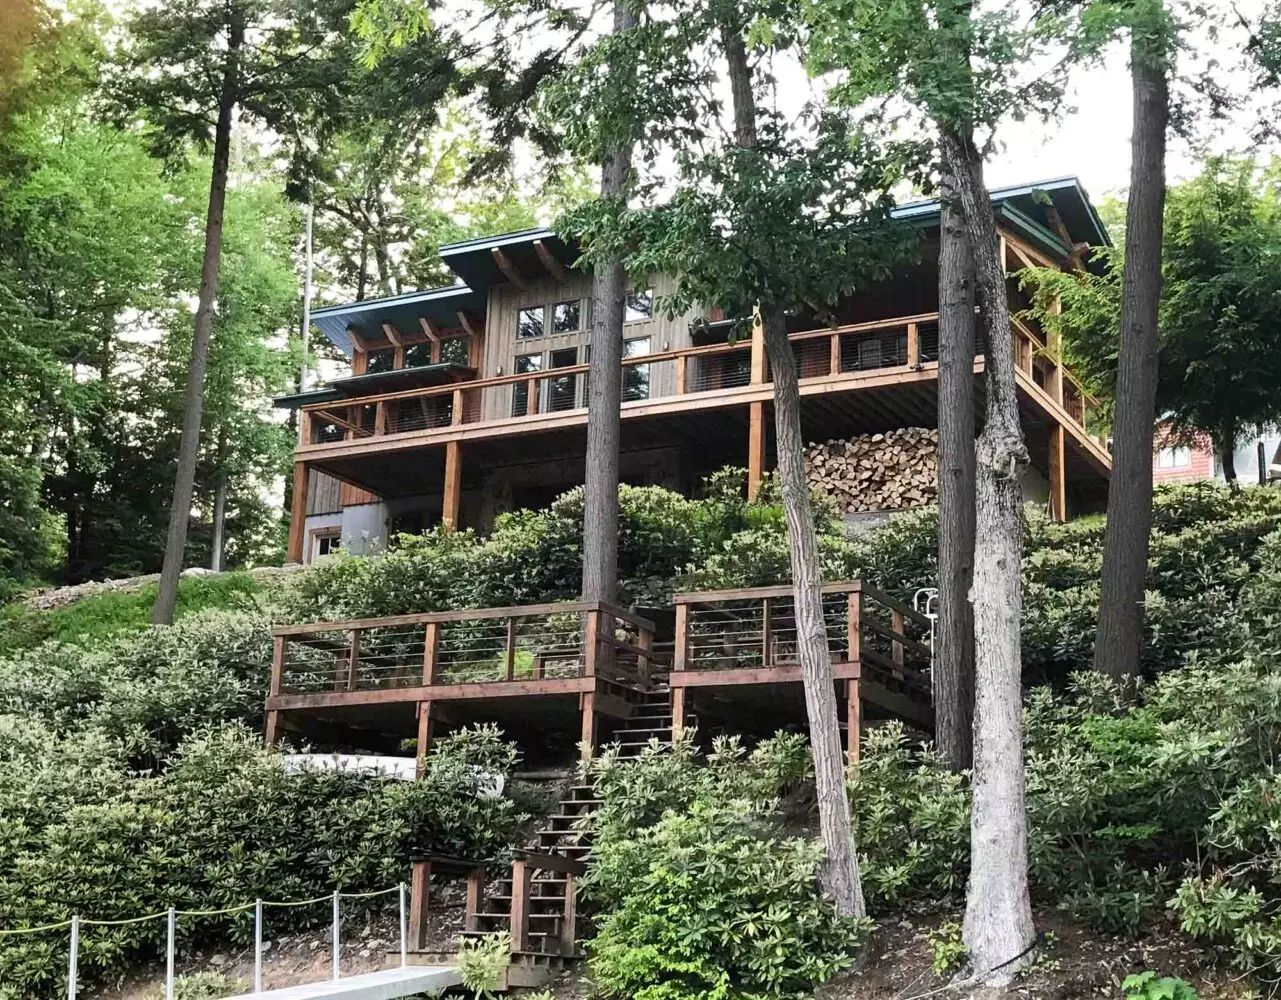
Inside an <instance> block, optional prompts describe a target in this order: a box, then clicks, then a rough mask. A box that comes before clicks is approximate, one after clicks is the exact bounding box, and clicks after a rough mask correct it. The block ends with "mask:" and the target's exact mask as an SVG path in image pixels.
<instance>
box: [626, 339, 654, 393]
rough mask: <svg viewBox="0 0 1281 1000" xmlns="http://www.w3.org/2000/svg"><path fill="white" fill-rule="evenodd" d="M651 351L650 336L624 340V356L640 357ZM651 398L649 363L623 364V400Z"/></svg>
mask: <svg viewBox="0 0 1281 1000" xmlns="http://www.w3.org/2000/svg"><path fill="white" fill-rule="evenodd" d="M648 353H649V338H648V337H636V338H634V339H632V340H625V341H623V357H625V358H639V357H641V356H643V355H646V354H648ZM633 399H649V365H624V366H623V401H624V402H627V401H628V400H633Z"/></svg>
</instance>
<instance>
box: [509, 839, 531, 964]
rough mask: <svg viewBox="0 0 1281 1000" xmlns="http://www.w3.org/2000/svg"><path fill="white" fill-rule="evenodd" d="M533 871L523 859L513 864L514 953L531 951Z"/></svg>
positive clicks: (512, 929)
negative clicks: (530, 916)
mask: <svg viewBox="0 0 1281 1000" xmlns="http://www.w3.org/2000/svg"><path fill="white" fill-rule="evenodd" d="M533 876H534V872H533V869H531V868H530V867H529V864H528V863H527V862H526V861H525V860H524V859H523V858H517V859H516V860H515V861H513V862H512V909H511V935H512V951H513V952H521V951H528V950H529V893H530V889H531V888H532V884H533Z"/></svg>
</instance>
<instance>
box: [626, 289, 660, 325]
mask: <svg viewBox="0 0 1281 1000" xmlns="http://www.w3.org/2000/svg"><path fill="white" fill-rule="evenodd" d="M653 318H654V290H653V289H652V288H644V289H640V290H638V291H634V292H628V293H627V303H626V308H625V310H624V312H623V321H624V322H625V323H639V322H641V321H642V320H647V319H653Z"/></svg>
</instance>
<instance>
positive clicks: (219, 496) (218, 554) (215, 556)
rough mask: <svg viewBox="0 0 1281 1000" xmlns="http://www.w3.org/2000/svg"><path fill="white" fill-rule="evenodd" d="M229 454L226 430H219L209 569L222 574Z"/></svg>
mask: <svg viewBox="0 0 1281 1000" xmlns="http://www.w3.org/2000/svg"><path fill="white" fill-rule="evenodd" d="M226 452H227V431H226V428H219V430H218V453H217V458H216V459H215V463H214V466H215V472H214V474H215V475H216V476H217V477H218V485H217V486H216V487H214V502H213V530H212V531H211V532H210V539H209V553H210V554H209V568H210V569H211V570H213V571H214V572H215V573H221V572H222V553H223V547H224V546H223V529H224V526H225V524H226V520H227V473H226V472H225V471H224V468H223V461H224V458H225V456H226Z"/></svg>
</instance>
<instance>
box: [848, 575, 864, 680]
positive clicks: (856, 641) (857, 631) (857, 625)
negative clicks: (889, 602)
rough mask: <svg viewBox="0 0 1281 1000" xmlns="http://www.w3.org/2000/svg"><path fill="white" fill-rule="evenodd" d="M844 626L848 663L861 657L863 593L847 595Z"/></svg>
mask: <svg viewBox="0 0 1281 1000" xmlns="http://www.w3.org/2000/svg"><path fill="white" fill-rule="evenodd" d="M845 628H846V631H847V632H848V635H847V636H846V638H847V640H848V642H849V648H848V649H847V650H846V653H847V655H848V656H849V660H850V663H858V662H859V660H861V659H862V657H863V595H862V594H861V593H860V592H858V591H855V592H854V593H852V594H850V596H849V605H848V607H847V609H846V625H845Z"/></svg>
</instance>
